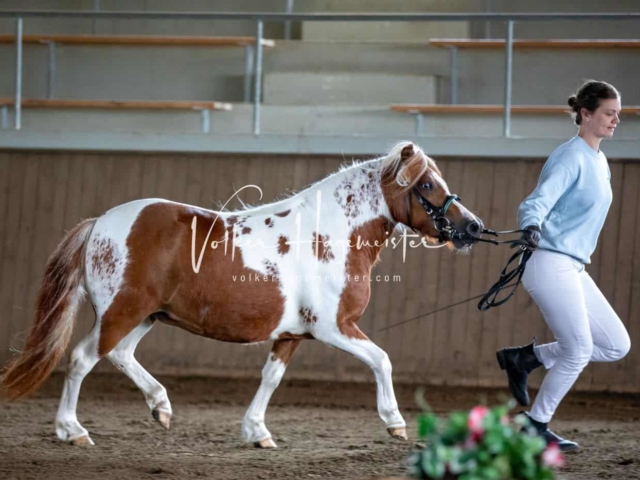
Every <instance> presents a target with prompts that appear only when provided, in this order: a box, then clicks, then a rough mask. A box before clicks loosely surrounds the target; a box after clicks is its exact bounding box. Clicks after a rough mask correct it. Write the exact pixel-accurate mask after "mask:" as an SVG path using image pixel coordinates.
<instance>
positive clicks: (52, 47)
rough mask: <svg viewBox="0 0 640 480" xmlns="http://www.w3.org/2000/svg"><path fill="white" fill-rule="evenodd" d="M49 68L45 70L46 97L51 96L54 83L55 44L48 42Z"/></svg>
mask: <svg viewBox="0 0 640 480" xmlns="http://www.w3.org/2000/svg"><path fill="white" fill-rule="evenodd" d="M48 48H49V68H48V70H47V98H53V96H54V93H53V92H54V88H55V83H56V44H55V42H49V45H48Z"/></svg>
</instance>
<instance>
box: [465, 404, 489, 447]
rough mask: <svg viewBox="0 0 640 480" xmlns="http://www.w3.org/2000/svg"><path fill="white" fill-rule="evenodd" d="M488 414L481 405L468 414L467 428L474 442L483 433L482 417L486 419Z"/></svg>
mask: <svg viewBox="0 0 640 480" xmlns="http://www.w3.org/2000/svg"><path fill="white" fill-rule="evenodd" d="M488 413H489V409H488V408H487V407H484V406H482V405H478V406H477V407H473V408H472V409H471V411H470V412H469V421H468V426H469V430H470V431H471V433H472V434H473V438H474V439H476V440H478V439H480V438H481V437H482V434H483V433H484V426H483V425H482V423H483V422H484V417H486V416H487V414H488Z"/></svg>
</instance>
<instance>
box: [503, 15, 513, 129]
mask: <svg viewBox="0 0 640 480" xmlns="http://www.w3.org/2000/svg"><path fill="white" fill-rule="evenodd" d="M504 56H505V66H504V136H505V137H506V138H509V137H510V136H511V80H512V76H513V75H512V74H513V20H509V21H508V22H507V41H506V42H505V47H504Z"/></svg>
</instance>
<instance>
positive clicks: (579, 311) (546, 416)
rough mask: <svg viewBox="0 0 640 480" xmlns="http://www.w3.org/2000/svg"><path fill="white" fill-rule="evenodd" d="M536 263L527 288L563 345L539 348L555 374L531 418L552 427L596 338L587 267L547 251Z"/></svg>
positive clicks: (546, 381)
mask: <svg viewBox="0 0 640 480" xmlns="http://www.w3.org/2000/svg"><path fill="white" fill-rule="evenodd" d="M530 263H531V265H527V272H525V275H526V274H527V273H529V275H526V276H527V278H526V279H525V282H524V285H525V288H526V289H527V290H528V292H529V294H530V295H531V297H532V298H533V300H534V301H535V302H536V304H537V305H538V308H540V311H541V312H542V315H543V316H544V319H545V321H546V323H547V325H548V326H549V328H550V329H551V331H552V332H553V334H554V336H555V337H556V340H557V341H556V342H555V343H553V344H548V345H541V346H539V347H537V348H536V355H537V356H538V358H539V359H540V361H541V362H542V363H543V364H544V365H545V367H546V368H548V369H549V372H548V373H547V375H546V376H545V378H544V381H543V382H542V385H541V387H540V391H539V392H538V395H537V397H536V400H535V402H534V404H533V408H532V409H531V417H532V418H533V419H534V420H536V421H538V422H541V423H547V422H549V421H550V420H551V417H553V414H554V413H555V411H556V408H557V407H558V404H559V403H560V401H561V400H562V399H563V398H564V396H565V395H566V394H567V392H568V391H569V389H570V388H571V387H572V386H573V384H574V383H575V381H576V380H577V378H578V376H579V375H580V372H582V370H583V369H584V367H585V366H586V365H587V364H588V363H589V360H590V359H591V356H592V355H593V338H592V335H591V328H590V324H589V315H588V313H587V303H586V300H585V293H584V290H583V285H582V280H581V273H582V270H583V268H584V267H583V266H582V265H581V264H580V263H579V262H577V261H575V260H573V259H572V258H570V257H568V256H566V255H562V254H557V253H554V252H548V251H544V250H541V251H537V252H536V253H535V254H534V255H533V256H532V257H531V260H530ZM530 267H531V268H530ZM529 269H530V271H529Z"/></svg>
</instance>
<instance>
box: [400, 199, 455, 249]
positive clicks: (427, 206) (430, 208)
mask: <svg viewBox="0 0 640 480" xmlns="http://www.w3.org/2000/svg"><path fill="white" fill-rule="evenodd" d="M411 191H412V192H413V193H414V195H415V196H416V198H417V199H418V202H420V205H422V208H424V211H425V212H427V215H429V216H430V217H431V218H432V219H433V223H434V225H435V227H436V230H437V231H438V232H440V235H439V236H438V240H439V241H440V243H444V242H447V241H449V240H451V239H452V238H453V237H455V236H456V235H458V236H459V235H460V233H459V232H458V231H457V230H456V229H455V228H454V227H452V226H451V222H450V221H449V220H448V219H447V218H446V217H445V215H446V214H447V210H448V209H449V207H450V206H451V204H452V203H453V202H454V201H456V200H460V197H458V196H457V195H455V194H451V195H447V198H446V199H445V202H444V205H442V206H441V207H436V206H435V205H434V204H433V203H431V202H430V201H429V200H427V199H426V198H424V197H423V196H422V195H421V194H420V192H419V191H418V188H417V187H413V188H412V189H411ZM405 199H406V204H407V226H408V227H409V228H410V229H411V230H413V231H415V228H413V225H411V198H410V195H407V196H406V197H405Z"/></svg>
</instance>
